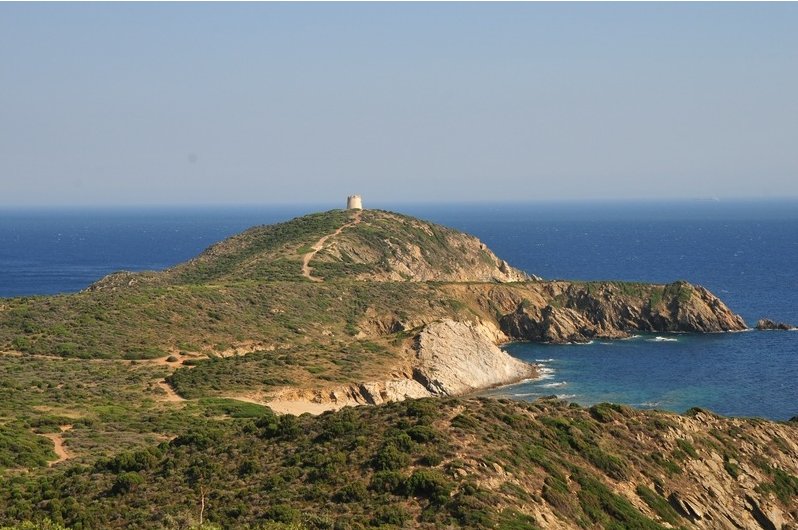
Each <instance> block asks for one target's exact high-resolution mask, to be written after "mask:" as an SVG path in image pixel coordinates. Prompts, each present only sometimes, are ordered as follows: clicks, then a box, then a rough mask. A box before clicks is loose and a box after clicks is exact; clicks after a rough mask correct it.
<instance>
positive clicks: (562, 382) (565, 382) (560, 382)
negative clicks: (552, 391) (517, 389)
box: [540, 381, 568, 388]
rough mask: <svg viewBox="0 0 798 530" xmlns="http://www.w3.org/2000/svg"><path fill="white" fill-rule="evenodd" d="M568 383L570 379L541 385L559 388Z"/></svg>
mask: <svg viewBox="0 0 798 530" xmlns="http://www.w3.org/2000/svg"><path fill="white" fill-rule="evenodd" d="M567 384H568V381H559V382H557V383H546V384H545V385H540V386H541V387H543V388H557V387H560V386H565V385H567Z"/></svg>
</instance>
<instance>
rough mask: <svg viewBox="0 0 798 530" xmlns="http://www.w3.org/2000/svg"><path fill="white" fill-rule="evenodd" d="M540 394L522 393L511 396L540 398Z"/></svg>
mask: <svg viewBox="0 0 798 530" xmlns="http://www.w3.org/2000/svg"><path fill="white" fill-rule="evenodd" d="M542 395H543V394H541V393H540V392H522V393H520V394H513V397H520V398H521V397H538V396H542Z"/></svg>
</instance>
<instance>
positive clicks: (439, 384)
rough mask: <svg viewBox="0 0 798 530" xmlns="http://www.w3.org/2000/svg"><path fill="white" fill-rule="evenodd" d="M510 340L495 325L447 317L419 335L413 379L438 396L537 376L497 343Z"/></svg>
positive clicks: (462, 392) (530, 368)
mask: <svg viewBox="0 0 798 530" xmlns="http://www.w3.org/2000/svg"><path fill="white" fill-rule="evenodd" d="M505 340H506V337H505V336H504V334H503V333H502V332H501V331H499V329H498V328H496V327H495V326H493V325H491V324H484V323H473V322H457V321H454V320H443V321H440V322H434V323H432V324H430V325H428V326H426V327H425V328H424V329H423V330H422V331H421V333H420V334H419V335H418V339H417V343H416V356H417V359H416V363H415V366H414V369H413V378H414V379H415V380H417V381H418V382H419V383H421V384H422V385H423V386H424V387H425V388H426V389H427V390H428V391H430V392H431V393H432V394H434V395H447V396H452V395H458V394H465V393H468V392H472V391H474V390H478V389H484V388H490V387H492V386H496V385H502V384H509V383H514V382H517V381H520V380H523V379H526V378H530V377H534V376H535V375H536V370H535V367H534V366H533V365H530V364H527V363H525V362H523V361H519V360H518V359H516V358H514V357H512V356H511V355H509V354H508V353H507V352H505V351H503V350H502V349H501V348H499V347H498V346H497V343H500V342H503V341H505Z"/></svg>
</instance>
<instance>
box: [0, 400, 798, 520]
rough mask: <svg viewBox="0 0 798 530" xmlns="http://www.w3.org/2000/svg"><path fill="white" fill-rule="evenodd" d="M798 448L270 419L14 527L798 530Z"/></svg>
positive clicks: (585, 412)
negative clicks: (741, 529)
mask: <svg viewBox="0 0 798 530" xmlns="http://www.w3.org/2000/svg"><path fill="white" fill-rule="evenodd" d="M796 439H798V425H796V424H791V423H781V424H777V423H771V422H764V421H760V420H743V419H724V418H719V417H716V416H714V415H712V414H711V413H708V412H705V411H701V410H694V411H691V412H690V413H688V414H687V415H685V416H679V415H676V414H670V413H664V412H656V411H640V410H634V409H631V408H629V407H624V406H616V405H607V404H602V405H596V406H594V407H591V408H589V409H585V408H581V407H578V406H575V405H568V404H566V403H564V402H561V401H558V400H545V399H544V400H539V401H537V402H534V403H517V402H512V401H506V400H491V399H424V400H415V401H406V402H402V403H394V404H388V405H382V406H379V407H358V408H355V409H345V410H343V411H340V412H337V413H327V414H324V415H322V416H320V417H311V416H308V415H305V416H302V417H299V418H297V417H294V416H280V417H278V416H275V415H273V414H271V413H269V412H268V411H266V410H264V411H262V414H261V415H260V416H259V417H257V418H251V419H234V418H232V419H228V420H226V421H219V422H215V423H208V424H206V425H203V426H198V427H195V428H191V429H189V430H188V431H187V432H185V433H183V434H182V435H180V436H179V437H177V438H175V439H173V440H171V441H169V442H164V443H162V444H160V445H157V446H150V447H148V448H145V449H141V450H138V451H134V452H125V453H122V454H118V455H116V456H115V457H112V458H105V459H100V460H98V461H96V462H95V463H94V464H93V465H77V466H68V467H66V468H61V469H59V470H58V471H54V472H52V473H50V474H48V475H46V476H40V477H30V476H26V475H21V476H16V477H12V478H9V479H6V480H5V481H4V486H3V488H0V521H2V522H12V521H15V520H17V521H19V520H36V519H40V518H45V517H46V518H49V519H50V520H52V521H54V522H56V523H60V524H64V525H66V526H67V527H70V528H73V529H88V528H148V529H149V528H153V529H155V528H169V529H173V528H174V529H177V528H190V527H192V526H196V525H197V524H198V520H199V519H198V518H199V510H200V506H201V501H202V499H203V498H204V501H205V509H204V513H203V517H204V518H205V521H206V522H207V523H209V524H212V525H218V526H219V527H222V528H314V529H315V528H319V529H322V528H330V529H332V528H372V527H381V528H403V527H413V528H430V529H432V528H445V527H459V528H500V529H520V528H526V529H534V528H548V527H561V528H578V527H581V528H617V529H621V528H625V529H662V528H677V527H679V528H693V527H696V525H697V524H698V523H706V521H707V520H706V518H707V517H719V516H720V515H721V514H722V513H724V510H731V513H734V510H735V507H736V506H737V504H736V503H737V502H738V501H739V502H740V503H741V502H742V500H743V499H749V501H748V502H749V504H752V505H755V506H756V507H757V508H751V509H750V510H748V511H746V510H742V511H741V512H740V513H737V514H736V515H735V516H736V517H737V520H738V522H740V523H741V524H749V522H750V521H755V520H756V518H755V517H754V515H753V514H754V512H755V511H756V510H759V511H761V512H763V513H767V514H771V515H770V516H771V517H772V514H773V513H776V512H775V511H774V510H778V513H779V514H781V517H782V518H784V520H786V521H790V520H791V521H795V520H796V516H798V509H797V508H796V507H797V506H798V504H796V502H795V500H796V496H797V495H798V477H796V476H795V475H794V472H795V469H794V468H793V469H785V467H784V466H785V464H789V463H790V462H793V465H794V461H795V458H796V445H795V440H796ZM751 442H755V443H751ZM707 462H710V463H711V462H717V463H718V464H717V465H711V466H708V465H707ZM707 487H709V488H710V489H711V490H712V491H714V492H715V495H716V496H715V497H707V496H706V489H705V488H707ZM696 499H698V500H696ZM701 499H704V501H703V502H705V503H706V505H705V506H704V505H701V504H700V503H701V502H702V501H701ZM688 506H691V508H687V507H688ZM690 510H695V511H696V512H700V513H701V516H700V517H699V516H698V515H696V513H692V512H691V511H690ZM746 517H747V518H746ZM701 518H703V521H702V520H701ZM718 520H720V519H718ZM558 525H559V526H558ZM763 527H764V526H763Z"/></svg>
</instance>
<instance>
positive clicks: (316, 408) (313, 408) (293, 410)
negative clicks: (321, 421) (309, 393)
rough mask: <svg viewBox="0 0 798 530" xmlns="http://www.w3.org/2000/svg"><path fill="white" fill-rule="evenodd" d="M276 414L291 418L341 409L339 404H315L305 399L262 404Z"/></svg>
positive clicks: (278, 400) (276, 400)
mask: <svg viewBox="0 0 798 530" xmlns="http://www.w3.org/2000/svg"><path fill="white" fill-rule="evenodd" d="M263 405H266V406H267V407H269V408H270V409H272V410H273V411H274V412H276V413H277V414H291V415H292V416H301V415H302V414H305V413H307V414H312V415H313V416H318V415H319V414H321V413H323V412H327V411H328V410H338V409H340V408H343V405H341V404H339V403H331V402H330V403H315V402H313V401H308V400H306V399H297V400H286V399H275V400H273V401H269V402H267V403H263Z"/></svg>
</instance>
